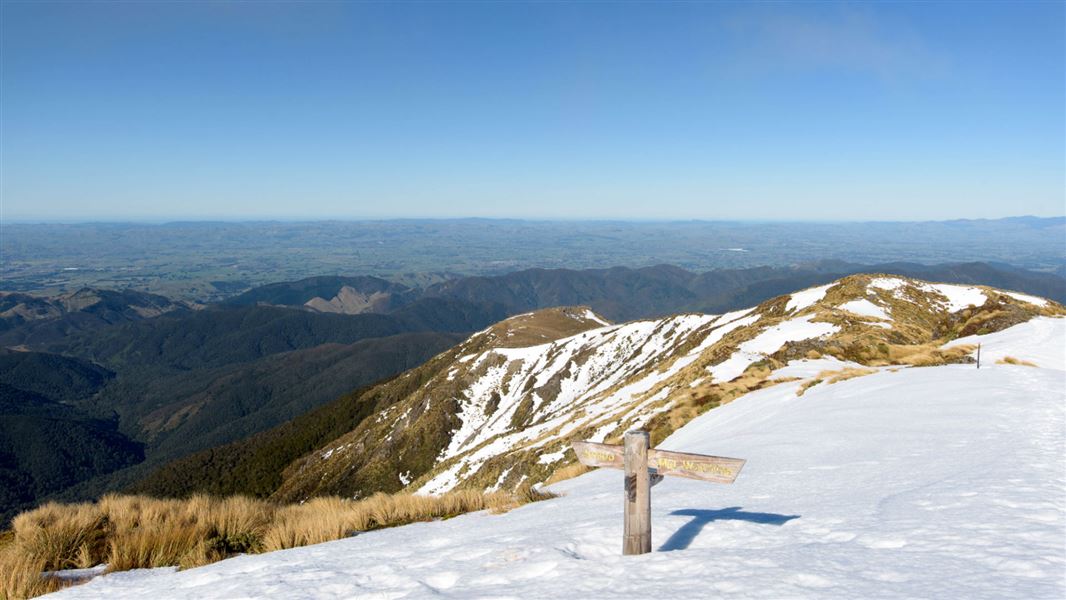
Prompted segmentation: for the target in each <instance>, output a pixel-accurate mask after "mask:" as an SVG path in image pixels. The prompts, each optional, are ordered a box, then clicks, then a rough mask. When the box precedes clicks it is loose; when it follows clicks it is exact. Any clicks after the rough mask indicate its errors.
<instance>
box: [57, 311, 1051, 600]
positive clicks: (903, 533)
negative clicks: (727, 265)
mask: <svg viewBox="0 0 1066 600" xmlns="http://www.w3.org/2000/svg"><path fill="white" fill-rule="evenodd" d="M1063 322H1064V321H1063V320H1062V319H1042V320H1038V321H1036V322H1034V323H1032V324H1031V325H1030V327H1029V328H1025V325H1021V326H1018V327H1015V328H1012V329H1011V330H1008V331H1006V332H1003V333H1002V334H993V335H989V336H983V337H982V340H983V343H986V344H988V346H989V347H990V348H991V347H992V346H993V345H997V346H1001V348H1000V350H1001V351H1002V352H1004V353H1009V354H1011V355H1015V356H1019V357H1021V356H1025V355H1026V354H1025V352H1026V350H1028V349H1030V348H1032V347H1034V346H1041V347H1043V346H1048V347H1049V348H1045V349H1041V350H1039V351H1038V352H1037V354H1041V355H1042V356H1043V358H1044V359H1045V360H1047V361H1048V365H1051V364H1054V365H1055V368H1046V367H1045V368H1023V367H1010V368H989V369H984V368H982V369H980V370H978V369H975V368H973V366H972V365H951V366H943V367H928V368H920V369H918V368H916V369H903V370H900V371H898V372H892V371H882V372H880V373H877V374H874V375H870V376H867V377H862V378H858V379H852V380H848V381H844V382H841V383H838V384H834V385H831V386H818V387H816V388H812V389H810V390H808V391H807V393H806V394H805V395H804V396H802V397H800V398H797V397H796V395H795V389H796V387H797V386H798V382H796V383H784V384H780V385H777V386H774V387H771V388H767V389H763V390H759V391H756V392H753V393H751V394H748V395H746V396H744V397H742V398H739V399H737V400H735V401H733V402H732V403H730V404H727V405H725V406H723V407H720V408H717V409H714V410H711V411H709V412H707V413H706V414H704V415H702V416H700V417H698V418H697V419H695V420H693V421H692V422H690V423H689V424H687V425H686V426H684V427H683V428H681V429H680V430H679V431H678V432H677V433H675V434H674V435H673V436H671V437H670V438H669V439H667V440H666V441H665V442H663V443H662V444H660V447H663V448H666V449H674V450H684V451H689V452H700V453H709V454H716V455H721V456H735V457H740V458H745V459H747V461H748V462H747V465H746V467H745V469H744V471H743V472H742V473H741V475H740V477H739V478H738V480H737V482H736V483H735V484H733V485H716V484H712V483H706V482H699V481H691V480H685V479H677V478H669V477H668V478H667V479H666V481H664V482H663V483H661V484H659V485H658V486H656V487H655V488H654V490H653V492H652V522H653V525H654V526H653V533H652V535H653V540H652V547H653V550H654V551H653V552H652V553H651V554H647V555H643V556H630V557H623V556H620V550H621V537H622V502H621V495H622V475H621V473H620V472H618V471H616V470H609V469H603V470H599V471H596V472H593V473H589V474H587V475H585V476H582V477H579V478H577V479H573V480H570V481H565V482H562V483H560V484H557V485H555V486H552V489H553V490H555V491H557V492H561V493H563V494H565V495H564V496H562V497H560V498H556V499H553V500H549V501H545V502H539V503H536V504H531V505H527V506H524V507H521V508H519V509H516V510H514V511H512V512H510V513H507V514H504V515H489V514H486V513H478V514H471V515H464V516H461V517H457V518H454V519H448V520H445V521H438V522H430V523H417V524H414V525H408V526H404V527H397V528H392V529H384V530H379V531H372V532H368V533H365V534H361V535H358V536H356V537H352V538H348V539H344V540H339V541H336V542H329V543H325V544H319V545H316V546H310V547H305V548H296V549H293V550H287V551H282V552H274V553H270V554H263V555H248V556H240V557H236V558H232V559H229V560H225V561H222V562H220V563H216V564H212V565H208V566H205V567H200V568H195V569H189V570H185V571H180V572H175V571H174V569H173V568H164V569H152V570H144V571H133V572H127V573H115V574H109V575H104V576H102V577H98V578H96V579H94V580H93V581H91V582H89V583H87V584H84V585H81V586H77V587H73V588H69V589H67V590H64V591H61V592H59V593H57V594H56V595H55V597H57V598H109V599H114V600H123V599H132V598H137V599H140V598H174V599H181V598H188V599H203V600H211V599H216V598H225V599H229V598H309V599H317V598H425V597H442V598H598V599H603V598H708V597H722V596H728V597H730V598H773V599H777V598H811V597H817V598H849V599H850V598H967V599H983V598H990V599H991V598H1026V599H1061V598H1063V597H1066V579H1064V576H1063V575H1064V572H1066V547H1064V545H1063V540H1066V495H1064V494H1063V490H1064V486H1066V454H1064V453H1063V451H1062V448H1063V441H1064V437H1066V434H1064V428H1066V418H1064V416H1066V415H1064V412H1066V371H1063V370H1062V369H1063V368H1064V364H1063V352H1064V350H1063V348H1064V346H1066V330H1064V328H1063ZM997 335H998V337H996V336H997ZM1033 336H1036V337H1035V338H1034V337H1033ZM959 342H960V343H961V342H963V340H959ZM1052 355H1055V356H1054V357H1053V356H1052ZM1052 358H1055V360H1050V359H1052ZM812 362H813V361H812ZM1040 364H1042V365H1043V364H1044V363H1040Z"/></svg>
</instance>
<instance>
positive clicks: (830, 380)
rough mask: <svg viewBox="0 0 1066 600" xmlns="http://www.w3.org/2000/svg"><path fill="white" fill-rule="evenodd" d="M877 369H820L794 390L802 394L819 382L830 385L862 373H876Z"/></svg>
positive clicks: (860, 375) (862, 374)
mask: <svg viewBox="0 0 1066 600" xmlns="http://www.w3.org/2000/svg"><path fill="white" fill-rule="evenodd" d="M876 372H877V369H862V368H859V367H848V368H846V369H839V370H836V371H822V372H821V373H819V374H818V376H817V377H815V378H814V379H812V380H810V381H808V382H806V383H804V384H803V385H801V386H800V388H799V389H798V390H796V395H797V396H802V395H803V394H804V393H806V392H807V390H809V389H811V388H812V387H814V386H816V385H818V384H819V383H823V382H824V383H825V384H826V385H832V384H834V383H840V382H841V381H847V380H848V379H854V378H856V377H862V376H864V375H871V374H873V373H876Z"/></svg>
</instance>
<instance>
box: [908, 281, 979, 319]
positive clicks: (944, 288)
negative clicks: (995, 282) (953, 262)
mask: <svg viewBox="0 0 1066 600" xmlns="http://www.w3.org/2000/svg"><path fill="white" fill-rule="evenodd" d="M923 287H925V288H926V289H929V288H931V289H933V290H935V291H937V292H939V293H940V294H942V295H943V296H944V297H945V298H947V300H948V303H947V307H948V311H949V312H958V311H960V310H962V309H964V308H967V307H969V306H981V305H982V304H984V303H985V300H987V299H988V298H987V297H986V296H985V293H984V292H983V291H981V290H980V288H975V287H970V286H965V285H951V284H948V283H930V284H925V285H924V286H923Z"/></svg>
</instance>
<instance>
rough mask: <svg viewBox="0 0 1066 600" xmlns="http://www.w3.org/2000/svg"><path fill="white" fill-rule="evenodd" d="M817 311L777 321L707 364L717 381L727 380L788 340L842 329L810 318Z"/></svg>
mask: <svg viewBox="0 0 1066 600" xmlns="http://www.w3.org/2000/svg"><path fill="white" fill-rule="evenodd" d="M813 316H814V315H806V316H803V317H800V318H798V319H792V320H790V321H785V322H783V323H778V324H777V325H774V326H773V327H770V328H768V329H766V330H765V331H763V332H762V333H760V334H759V335H757V336H755V337H754V338H752V339H750V340H748V341H746V342H743V343H742V344H740V345H739V346H738V347H737V351H736V352H734V353H733V355H732V356H730V357H729V358H727V359H726V360H724V361H722V362H720V363H718V364H717V365H714V366H711V367H707V370H708V371H710V372H711V375H713V376H714V381H717V382H721V383H724V382H727V381H732V380H733V379H736V378H737V377H739V376H740V374H741V373H743V372H744V370H745V369H747V368H748V367H749V366H750V365H752V364H753V363H756V362H758V361H760V360H762V359H763V358H764V357H765V356H766V355H768V354H773V353H774V352H777V351H778V350H780V349H781V346H784V345H785V344H786V343H788V342H798V341H800V340H807V339H810V338H816V337H821V336H823V335H829V334H831V333H835V332H837V331H839V330H840V328H839V327H837V326H836V325H833V324H832V323H820V322H819V323H815V322H812V321H811V318H812V317H813Z"/></svg>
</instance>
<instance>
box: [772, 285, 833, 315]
mask: <svg viewBox="0 0 1066 600" xmlns="http://www.w3.org/2000/svg"><path fill="white" fill-rule="evenodd" d="M834 285H836V283H835V282H834V283H827V284H825V285H820V286H818V287H813V288H809V289H806V290H803V291H801V292H796V293H794V294H792V297H791V298H789V299H788V304H786V305H785V310H803V309H805V308H807V307H808V306H810V305H812V304H814V303H815V302H817V301H819V300H821V299H822V298H825V293H826V292H827V291H829V288H831V287H833V286H834Z"/></svg>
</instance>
